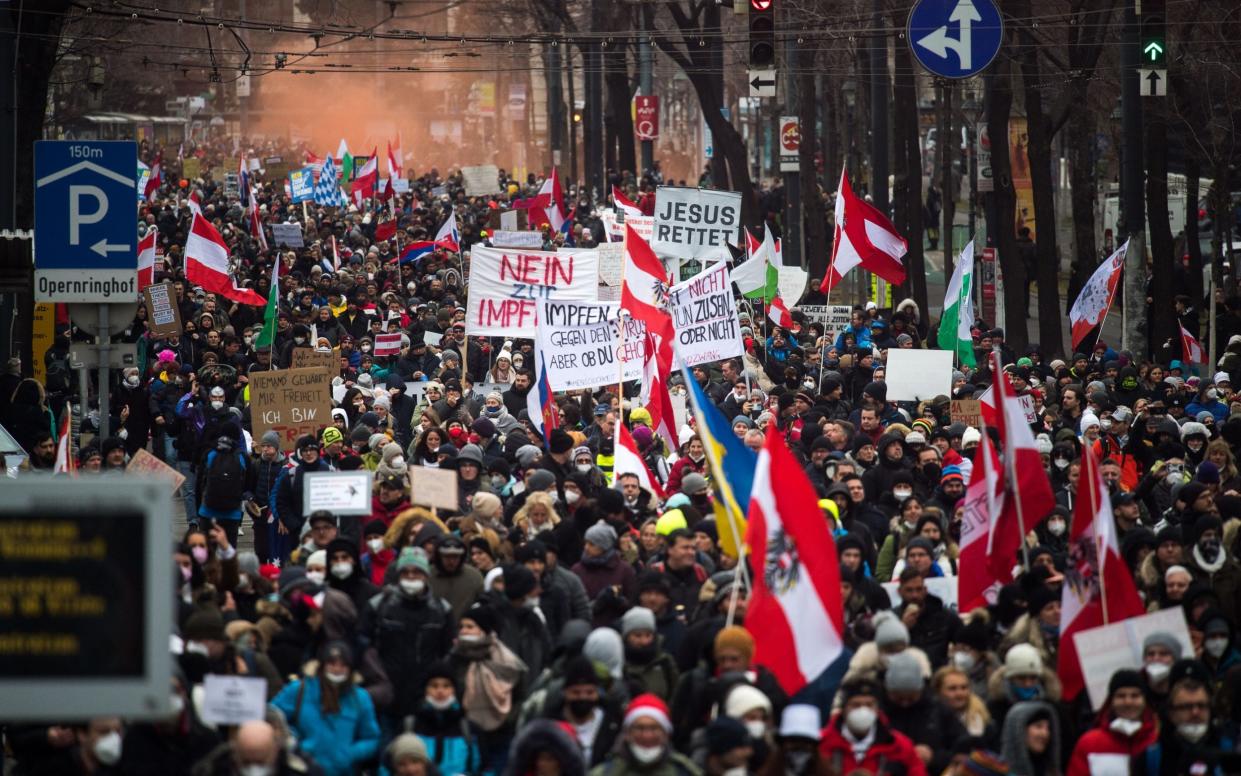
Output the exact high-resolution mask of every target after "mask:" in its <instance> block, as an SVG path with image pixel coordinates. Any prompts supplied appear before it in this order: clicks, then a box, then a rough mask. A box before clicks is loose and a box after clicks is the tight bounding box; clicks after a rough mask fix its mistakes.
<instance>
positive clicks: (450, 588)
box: [431, 553, 483, 619]
mask: <svg viewBox="0 0 1241 776" xmlns="http://www.w3.org/2000/svg"><path fill="white" fill-rule="evenodd" d="M431 593H432V594H433V595H435V596H436V597H437V598H442V599H444V600H445V601H447V602H448V605H449V606H451V607H452V616H453V618H454V619H456V618H460V617H461V615H462V613H464V612H465V610H466V609H469V608H470V606H472V605H473V603H474V602H475V601H476V600H478V597H479V596H480V595H482V593H483V575H482V574H480V573H479V571H478V569H476V568H474V567H473V566H471V565H469V564H467V563H465V562H464V560H463V561H462V563H461V565H460V566H458V567H457V570H456V571H455V572H452V573H448V572H446V571H444V570H443V568H442V567H441V564H440V559H439V553H436V556H435V562H434V566H433V568H432V569H431Z"/></svg>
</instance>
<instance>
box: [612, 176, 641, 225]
mask: <svg viewBox="0 0 1241 776" xmlns="http://www.w3.org/2000/svg"><path fill="white" fill-rule="evenodd" d="M612 201H613V202H614V203H616V209H617V210H619V211H621V212H623V213H624V214H625V218H630V217H631V216H641V215H642V210H641V208H639V207H638V206H637V205H635V204H633V202H630V201H629V198H628V197H626V196H625V195H624V194H622V193H621V190H620V188H619V187H618V186H616V185H615V184H613V186H612Z"/></svg>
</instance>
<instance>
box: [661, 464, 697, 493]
mask: <svg viewBox="0 0 1241 776" xmlns="http://www.w3.org/2000/svg"><path fill="white" fill-rule="evenodd" d="M690 472H698V473H699V474H701V475H703V476H704V477H705V476H706V473H707V457H706V456H705V455H704V456H703V457H702V460H701V461H699V462H698V463H694V461H693V459H691V458H690V457H689V456H688V455H683V456H681V457H680V458H678V459H677V462H676V463H674V464H672V471H670V472H669V473H668V484H667V485H666V486H665V487H664V491H665V492H666V493H668V494H673V493H680V492H681V480H682V478H684V477H685V475H687V474H689V473H690Z"/></svg>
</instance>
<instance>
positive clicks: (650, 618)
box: [621, 606, 655, 636]
mask: <svg viewBox="0 0 1241 776" xmlns="http://www.w3.org/2000/svg"><path fill="white" fill-rule="evenodd" d="M654 630H655V613H654V612H652V611H651V610H650V609H647V608H646V607H645V606H635V607H633V608H632V609H630V610H629V611H627V612H625V616H623V617H621V635H622V636H628V635H629V634H630V633H633V632H634V631H652V632H653V631H654Z"/></svg>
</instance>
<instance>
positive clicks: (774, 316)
mask: <svg viewBox="0 0 1241 776" xmlns="http://www.w3.org/2000/svg"><path fill="white" fill-rule="evenodd" d="M767 317H768V318H770V319H771V320H772V322H773V323H775V324H776V325H777V326H779V327H780V328H782V329H792V328H793V315H792V313H790V312H789V308H788V307H786V306H785V304H784V300H783V299H781V298H780V297H779V296H776V297H774V298H773V299H772V300H771V304H769V305H767Z"/></svg>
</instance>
